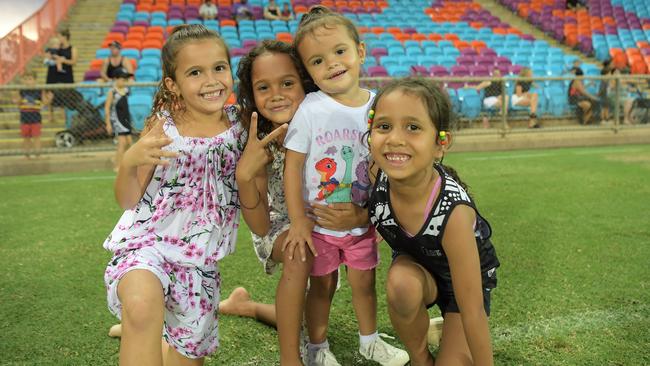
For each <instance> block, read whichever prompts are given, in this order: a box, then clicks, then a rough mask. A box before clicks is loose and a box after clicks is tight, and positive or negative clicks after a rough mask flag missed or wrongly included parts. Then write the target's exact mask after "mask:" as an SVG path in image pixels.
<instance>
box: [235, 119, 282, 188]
mask: <svg viewBox="0 0 650 366" xmlns="http://www.w3.org/2000/svg"><path fill="white" fill-rule="evenodd" d="M286 130H287V125H286V124H284V125H282V126H280V127H278V128H276V129H275V130H274V131H272V132H271V133H270V134H268V135H267V136H266V137H264V138H263V139H261V140H260V139H258V138H257V113H255V112H253V114H252V116H251V126H250V130H249V132H248V142H246V147H245V148H244V152H243V153H242V156H241V158H240V159H239V163H237V172H236V177H237V179H239V180H242V181H250V180H252V179H253V178H254V177H255V176H257V175H258V173H259V172H260V171H261V170H262V169H264V167H265V166H266V165H267V164H268V163H269V162H270V161H271V159H272V157H271V152H270V151H269V149H268V145H269V144H270V143H271V142H272V141H273V140H275V139H276V138H277V137H278V135H280V134H281V133H283V132H284V131H286Z"/></svg>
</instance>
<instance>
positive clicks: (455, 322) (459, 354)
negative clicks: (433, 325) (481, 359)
mask: <svg viewBox="0 0 650 366" xmlns="http://www.w3.org/2000/svg"><path fill="white" fill-rule="evenodd" d="M472 364H473V363H472V354H471V352H470V350H469V346H468V345H467V337H465V331H464V330H463V320H462V319H461V317H460V313H452V312H448V313H446V314H445V322H444V324H443V326H442V339H441V340H440V350H439V351H438V355H437V356H436V365H472Z"/></svg>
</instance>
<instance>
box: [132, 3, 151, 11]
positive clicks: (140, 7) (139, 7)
mask: <svg viewBox="0 0 650 366" xmlns="http://www.w3.org/2000/svg"><path fill="white" fill-rule="evenodd" d="M152 8H153V4H148V3H140V4H138V5H136V7H135V10H137V11H151V9H152Z"/></svg>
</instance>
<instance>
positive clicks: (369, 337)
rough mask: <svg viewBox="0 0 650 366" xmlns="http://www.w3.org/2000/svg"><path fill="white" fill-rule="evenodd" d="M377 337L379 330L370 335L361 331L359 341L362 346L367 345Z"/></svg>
mask: <svg viewBox="0 0 650 366" xmlns="http://www.w3.org/2000/svg"><path fill="white" fill-rule="evenodd" d="M377 337H379V333H377V331H375V332H374V333H371V334H368V335H362V334H361V333H359V343H360V344H361V345H362V346H367V345H369V344H370V343H372V342H374V341H375V339H377Z"/></svg>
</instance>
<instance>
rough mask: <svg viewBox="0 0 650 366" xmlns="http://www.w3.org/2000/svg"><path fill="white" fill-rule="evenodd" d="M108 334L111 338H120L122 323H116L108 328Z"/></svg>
mask: <svg viewBox="0 0 650 366" xmlns="http://www.w3.org/2000/svg"><path fill="white" fill-rule="evenodd" d="M108 336H109V337H111V338H119V337H121V336H122V324H115V325H113V326H112V327H111V329H109V330H108Z"/></svg>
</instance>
